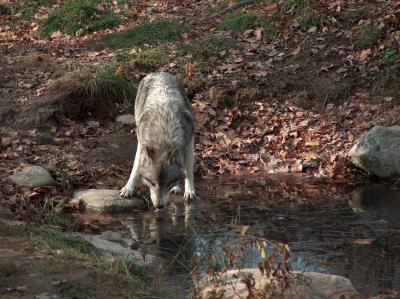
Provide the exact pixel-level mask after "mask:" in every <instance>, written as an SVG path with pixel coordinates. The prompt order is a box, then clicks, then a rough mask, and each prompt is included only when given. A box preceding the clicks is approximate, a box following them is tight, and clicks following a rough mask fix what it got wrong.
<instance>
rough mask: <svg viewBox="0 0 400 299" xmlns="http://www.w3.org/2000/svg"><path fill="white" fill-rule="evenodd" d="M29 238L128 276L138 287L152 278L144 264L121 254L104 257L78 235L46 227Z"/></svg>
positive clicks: (38, 244)
mask: <svg viewBox="0 0 400 299" xmlns="http://www.w3.org/2000/svg"><path fill="white" fill-rule="evenodd" d="M31 240H32V241H33V244H34V245H35V247H36V248H38V249H40V250H43V251H57V253H58V254H62V255H64V256H70V257H74V258H79V259H81V260H82V261H85V262H87V263H89V264H91V265H93V266H95V267H97V268H99V269H101V270H103V271H105V272H108V273H113V274H120V275H123V276H125V277H127V278H130V279H132V283H134V284H136V285H137V286H138V287H146V286H147V287H148V286H149V285H150V284H151V282H152V279H153V278H152V276H151V274H150V272H148V269H146V268H145V267H144V266H141V265H138V264H137V263H136V262H135V261H133V260H132V259H129V258H125V257H123V256H118V255H114V256H112V257H105V256H103V255H102V254H101V252H100V251H99V250H98V249H96V248H95V247H94V246H93V245H91V244H90V243H88V242H86V241H85V240H83V239H82V238H80V237H78V236H70V235H66V234H64V233H61V232H59V231H56V230H52V229H47V230H39V231H36V232H32V234H31ZM85 298H86V297H85Z"/></svg>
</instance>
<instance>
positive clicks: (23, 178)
mask: <svg viewBox="0 0 400 299" xmlns="http://www.w3.org/2000/svg"><path fill="white" fill-rule="evenodd" d="M7 179H8V180H9V181H11V182H12V183H14V184H16V185H18V186H23V187H42V186H51V185H55V184H56V181H55V180H54V179H53V178H52V177H51V175H50V173H49V172H48V171H47V170H46V169H44V168H43V167H41V166H28V167H25V168H24V169H23V170H22V171H21V172H18V173H16V174H13V175H11V176H9V177H8V178H7Z"/></svg>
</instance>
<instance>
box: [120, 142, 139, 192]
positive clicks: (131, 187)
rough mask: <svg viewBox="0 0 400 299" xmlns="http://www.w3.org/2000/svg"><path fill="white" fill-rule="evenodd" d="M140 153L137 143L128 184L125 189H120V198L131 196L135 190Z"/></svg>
mask: <svg viewBox="0 0 400 299" xmlns="http://www.w3.org/2000/svg"><path fill="white" fill-rule="evenodd" d="M140 153H141V146H140V142H138V145H137V148H136V155H135V161H134V162H133V167H132V171H131V175H130V176H129V179H128V182H127V183H126V185H125V187H123V188H122V189H121V191H120V192H119V194H120V195H121V196H122V197H130V196H132V195H133V191H134V190H135V185H136V182H137V179H138V173H139V162H140Z"/></svg>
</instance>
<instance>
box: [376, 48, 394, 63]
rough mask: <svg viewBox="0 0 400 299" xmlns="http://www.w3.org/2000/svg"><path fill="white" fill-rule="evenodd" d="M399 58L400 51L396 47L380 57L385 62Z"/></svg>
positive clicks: (387, 50)
mask: <svg viewBox="0 0 400 299" xmlns="http://www.w3.org/2000/svg"><path fill="white" fill-rule="evenodd" d="M398 57H399V51H398V49H397V47H396V46H390V47H387V48H386V49H385V51H384V52H383V53H382V54H381V55H380V56H379V59H380V60H382V61H385V62H389V61H391V60H393V59H395V58H398Z"/></svg>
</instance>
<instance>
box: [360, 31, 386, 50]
mask: <svg viewBox="0 0 400 299" xmlns="http://www.w3.org/2000/svg"><path fill="white" fill-rule="evenodd" d="M381 36H382V31H381V30H379V29H378V28H373V27H366V28H364V29H363V30H362V31H361V32H360V33H359V35H358V39H357V43H358V45H357V46H358V48H361V49H366V48H370V47H372V46H374V45H375V44H376V43H377V42H378V40H379V39H380V38H381Z"/></svg>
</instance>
